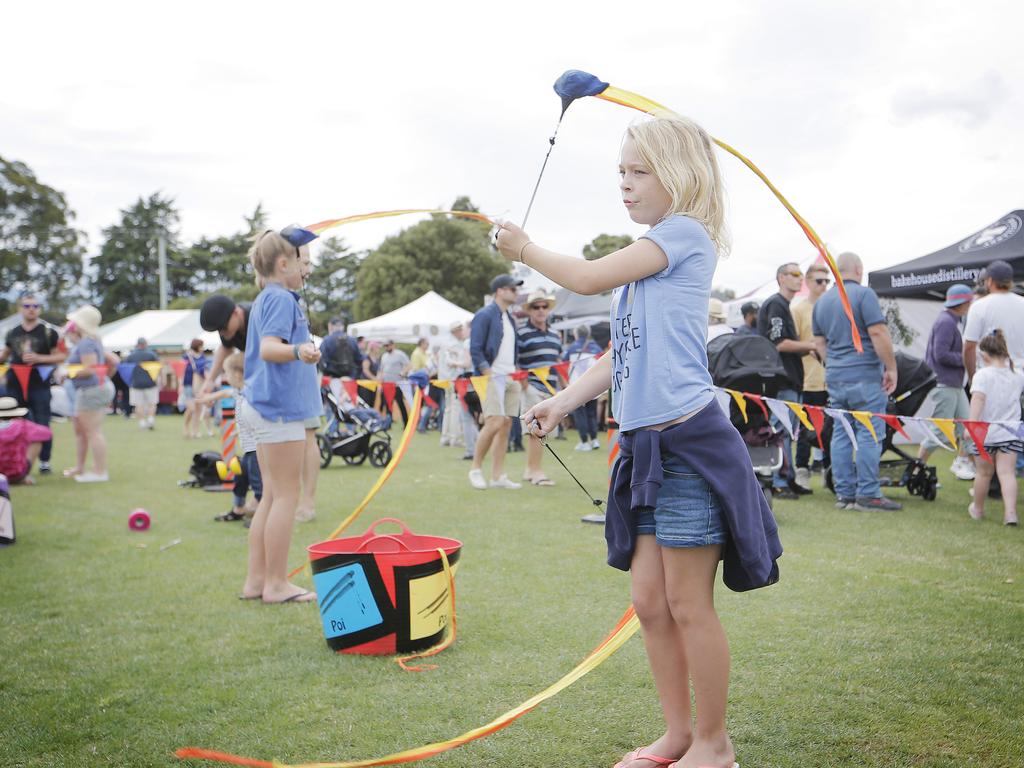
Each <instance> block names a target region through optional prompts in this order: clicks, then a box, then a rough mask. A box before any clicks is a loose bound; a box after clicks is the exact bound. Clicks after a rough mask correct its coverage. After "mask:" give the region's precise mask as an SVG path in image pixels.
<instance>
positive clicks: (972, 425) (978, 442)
mask: <svg viewBox="0 0 1024 768" xmlns="http://www.w3.org/2000/svg"><path fill="white" fill-rule="evenodd" d="M963 425H964V429H966V430H967V434H969V435H970V436H971V440H973V441H974V445H975V446H976V447H977V449H978V456H980V457H981V458H983V459H984V460H985V461H987V462H989V463H990V464H991V463H992V457H991V456H989V455H988V451H986V450H985V437H986V435H988V427H989V424H988V422H987V421H964V422H963Z"/></svg>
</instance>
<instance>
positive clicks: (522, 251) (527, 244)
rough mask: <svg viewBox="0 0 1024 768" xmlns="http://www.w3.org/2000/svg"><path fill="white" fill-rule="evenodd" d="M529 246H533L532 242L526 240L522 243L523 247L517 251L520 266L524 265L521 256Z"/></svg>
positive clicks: (524, 261)
mask: <svg viewBox="0 0 1024 768" xmlns="http://www.w3.org/2000/svg"><path fill="white" fill-rule="evenodd" d="M530 245H533V240H527V241H526V242H525V243H523V247H522V248H520V249H519V263H520V264H525V263H526V260H525V259H523V254H524V253H525V252H526V248H527V246H530Z"/></svg>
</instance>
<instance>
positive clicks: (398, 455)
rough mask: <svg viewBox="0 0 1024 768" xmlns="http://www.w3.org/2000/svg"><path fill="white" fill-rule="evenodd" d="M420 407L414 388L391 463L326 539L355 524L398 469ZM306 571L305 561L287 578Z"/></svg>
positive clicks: (418, 392)
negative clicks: (400, 436) (407, 415)
mask: <svg viewBox="0 0 1024 768" xmlns="http://www.w3.org/2000/svg"><path fill="white" fill-rule="evenodd" d="M422 406H423V390H422V389H420V388H419V387H416V391H415V393H414V394H413V397H412V410H411V411H410V413H409V419H408V420H407V421H406V423H405V430H404V431H403V432H402V439H401V440H399V442H398V448H397V449H396V450H395V454H394V456H392V457H391V461H389V462H388V465H387V466H386V467H384V471H383V472H381V473H380V477H378V478H377V481H376V482H375V483H374V484H373V485H372V486H371V487H370V490H369V491H367V493H366V495H365V496H364V497H363V500H362V501H361V502H359V506H358V507H356V508H355V510H354V511H353V512H352V514H350V515H349V516H348V517H346V518H345V519H344V520H342V521H341V525H339V526H338V527H337V528H335V529H334V530H333V531H332V532H331V535H330V536H328V537H327V538H328V539H336V538H338V535H339V534H340V533H341V532H342V531H344V530H345V529H346V528H348V527H349V526H350V525H352V523H353V522H355V519H356V518H357V517H359V515H361V514H362V513H363V510H365V509H366V508H367V507H368V506H369V505H370V502H371V501H373V497H374V496H376V495H377V493H378V492H379V491H380V489H381V488H383V487H384V483H386V482H387V481H388V480H389V479H390V477H391V475H393V474H394V473H395V470H396V469H397V468H398V463H399V462H400V461H401V460H402V457H403V456H405V452H406V451H407V450H408V449H409V443H410V442H412V436H413V435H414V434H416V425H417V424H418V423H419V420H420V409H421V408H422ZM308 569H309V562H308V561H307V562H305V563H303V564H302V565H300V566H298V567H297V568H295V569H294V570H292V571H291V573H289V574H288V578H289V579H290V578H292V577H293V576H295V575H296V574H298V573H300V572H301V571H303V570H308Z"/></svg>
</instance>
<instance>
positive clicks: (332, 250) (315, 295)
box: [303, 237, 363, 336]
mask: <svg viewBox="0 0 1024 768" xmlns="http://www.w3.org/2000/svg"><path fill="white" fill-rule="evenodd" d="M362 259H363V254H360V253H353V252H350V251H349V250H348V246H347V245H345V242H344V241H343V240H342V239H341V238H340V237H328V238H325V239H323V240H322V241H321V243H320V248H319V249H318V251H317V255H316V257H315V259H314V265H313V272H312V274H311V275H310V276H309V279H308V280H306V286H305V296H304V297H303V298H304V299H306V300H308V301H309V316H310V321H311V324H312V330H313V333H316V334H319V335H321V336H322V335H324V334H325V333H327V321H328V320H330V319H331V318H332V317H333V316H334V315H338V314H341V315H342V316H344V317H345V318H346V319H349V320H351V318H352V308H353V306H352V305H353V304H354V303H355V298H356V282H357V280H358V276H359V270H360V267H361V266H362Z"/></svg>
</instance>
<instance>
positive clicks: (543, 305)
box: [530, 304, 551, 309]
mask: <svg viewBox="0 0 1024 768" xmlns="http://www.w3.org/2000/svg"><path fill="white" fill-rule="evenodd" d="M530 309H551V305H550V304H533V305H531V306H530Z"/></svg>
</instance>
